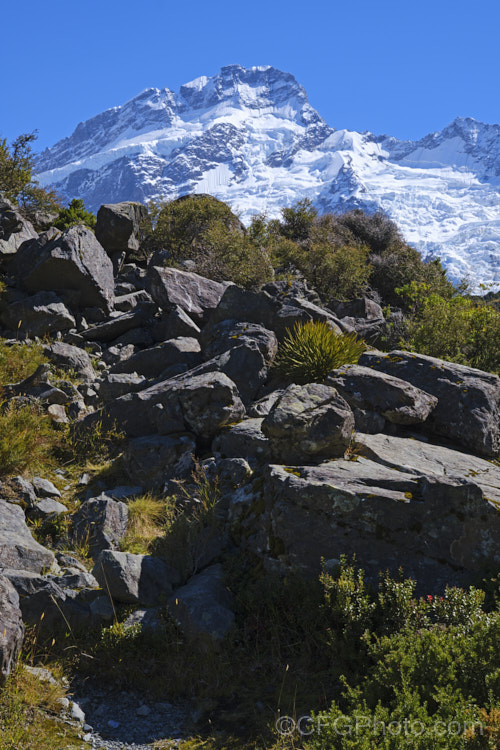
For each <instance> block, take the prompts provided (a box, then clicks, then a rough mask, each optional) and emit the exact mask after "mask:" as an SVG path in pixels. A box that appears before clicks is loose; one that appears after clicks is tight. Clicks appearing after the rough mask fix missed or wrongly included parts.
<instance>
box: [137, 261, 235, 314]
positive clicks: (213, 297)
mask: <svg viewBox="0 0 500 750" xmlns="http://www.w3.org/2000/svg"><path fill="white" fill-rule="evenodd" d="M147 278H148V282H149V292H150V294H151V296H152V297H153V299H154V301H155V302H156V303H157V304H158V305H159V306H160V307H161V308H162V309H163V310H173V309H175V308H176V306H179V307H180V308H182V309H183V310H184V311H185V312H186V313H188V315H189V316H190V317H191V318H193V319H194V320H195V321H197V322H198V321H200V320H202V319H203V318H205V317H206V316H207V314H208V313H209V312H210V311H211V310H213V309H214V308H216V307H217V305H218V304H219V301H220V299H221V297H222V295H223V294H224V290H225V289H226V286H227V284H220V283H219V282H217V281H212V280H211V279H206V278H204V277H203V276H199V275H198V274H197V273H190V272H187V271H179V270H178V269H176V268H160V267H159V266H149V268H148V274H147Z"/></svg>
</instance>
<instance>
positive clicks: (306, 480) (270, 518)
mask: <svg viewBox="0 0 500 750" xmlns="http://www.w3.org/2000/svg"><path fill="white" fill-rule="evenodd" d="M369 437H372V436H369ZM255 487H256V491H254V493H249V492H248V487H246V486H245V487H244V488H243V489H244V492H242V491H237V492H236V493H235V496H234V499H233V503H232V506H231V511H230V512H231V518H233V519H234V520H235V521H238V528H239V530H240V534H241V537H240V538H241V541H240V543H241V544H242V545H243V546H247V547H249V548H250V549H251V551H252V552H253V553H254V554H257V555H259V556H260V557H261V558H264V560H266V561H268V562H269V563H274V564H275V565H276V564H278V565H279V566H281V567H282V568H283V569H285V570H286V569H288V568H289V567H290V566H292V567H293V568H295V569H296V570H302V571H304V572H306V573H310V574H314V575H316V574H317V572H318V570H319V569H320V567H321V558H324V559H327V560H330V559H334V558H335V559H339V558H340V556H341V555H342V554H346V555H348V556H349V557H350V556H351V555H353V554H355V555H356V560H357V563H358V564H359V565H360V566H361V567H363V568H365V569H366V570H367V572H368V574H369V576H370V577H372V578H375V579H376V577H377V574H378V571H379V570H386V569H388V570H390V571H391V572H393V573H396V572H397V570H398V568H399V567H402V568H403V570H404V572H405V575H410V576H411V577H415V578H416V580H417V581H419V582H420V584H421V586H422V589H423V590H424V591H425V593H429V592H434V591H439V590H442V589H443V588H444V587H445V585H446V584H450V585H465V584H466V583H467V582H469V583H470V582H471V580H472V577H473V576H476V577H477V575H478V574H479V573H480V572H481V570H483V571H484V570H485V568H487V567H488V566H489V565H491V564H494V565H496V564H498V563H497V562H495V561H500V546H499V544H498V532H499V530H500V515H499V514H498V511H497V510H495V509H494V508H493V507H492V506H491V504H489V503H488V501H487V500H486V499H485V497H484V495H483V493H482V491H481V489H480V488H479V486H478V485H477V484H476V482H475V478H468V479H462V478H459V477H449V476H439V477H438V476H435V475H429V476H427V475H425V474H417V473H413V472H405V471H402V470H401V467H398V469H393V468H390V467H388V466H384V465H383V464H380V463H377V462H374V461H371V460H368V459H366V458H364V457H359V458H357V460H351V461H347V460H344V459H339V460H336V461H329V462H326V463H323V464H321V465H320V466H296V467H294V468H293V470H290V469H287V467H283V466H269V467H268V468H267V469H265V470H264V471H263V474H262V475H261V476H260V477H259V478H258V480H257V481H256V483H255ZM305 532H306V533H305Z"/></svg>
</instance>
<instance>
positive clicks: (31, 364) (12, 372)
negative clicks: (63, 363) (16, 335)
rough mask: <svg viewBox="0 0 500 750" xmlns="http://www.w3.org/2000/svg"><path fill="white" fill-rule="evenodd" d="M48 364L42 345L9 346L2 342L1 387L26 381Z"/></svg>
mask: <svg viewBox="0 0 500 750" xmlns="http://www.w3.org/2000/svg"><path fill="white" fill-rule="evenodd" d="M46 362H48V360H47V358H46V357H45V356H44V354H43V347H42V345H41V344H21V343H16V344H12V345H8V344H6V343H5V341H0V386H2V385H6V384H7V383H18V382H19V381H20V380H24V379H25V378H27V377H29V376H30V375H33V373H34V372H35V370H36V369H37V367H39V366H40V365H42V364H44V363H46Z"/></svg>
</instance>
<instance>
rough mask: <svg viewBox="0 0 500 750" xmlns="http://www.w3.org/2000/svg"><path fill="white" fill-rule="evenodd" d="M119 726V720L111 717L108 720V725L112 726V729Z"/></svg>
mask: <svg viewBox="0 0 500 750" xmlns="http://www.w3.org/2000/svg"><path fill="white" fill-rule="evenodd" d="M119 726H120V722H119V721H115V720H114V719H110V720H109V721H108V727H110V729H118V727H119Z"/></svg>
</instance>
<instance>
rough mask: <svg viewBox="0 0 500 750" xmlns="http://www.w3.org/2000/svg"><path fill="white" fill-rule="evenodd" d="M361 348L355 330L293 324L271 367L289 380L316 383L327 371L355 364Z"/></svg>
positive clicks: (309, 322) (364, 346) (364, 347)
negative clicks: (344, 330) (345, 331)
mask: <svg viewBox="0 0 500 750" xmlns="http://www.w3.org/2000/svg"><path fill="white" fill-rule="evenodd" d="M365 349H366V345H365V343H364V341H363V340H362V339H358V338H357V336H356V334H355V333H341V334H337V333H335V331H333V330H332V329H331V328H330V326H329V325H328V323H326V322H318V323H315V322H314V321H307V322H306V323H296V324H295V326H294V328H293V331H289V332H288V334H287V335H286V337H285V339H284V340H283V342H282V343H281V344H280V346H279V349H278V354H277V357H276V360H275V366H276V369H277V370H278V372H279V374H280V375H281V376H282V377H283V378H284V379H285V380H288V381H289V382H291V383H299V384H302V383H315V382H318V383H320V382H322V381H323V380H324V379H325V378H326V376H327V375H328V373H329V372H330V371H331V370H335V369H336V368H337V367H340V366H341V365H346V364H355V363H356V362H357V361H358V359H359V358H360V356H361V355H362V354H363V352H364V351H365Z"/></svg>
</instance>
